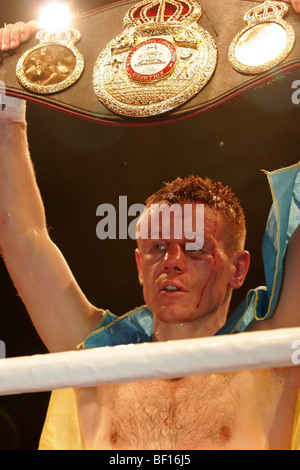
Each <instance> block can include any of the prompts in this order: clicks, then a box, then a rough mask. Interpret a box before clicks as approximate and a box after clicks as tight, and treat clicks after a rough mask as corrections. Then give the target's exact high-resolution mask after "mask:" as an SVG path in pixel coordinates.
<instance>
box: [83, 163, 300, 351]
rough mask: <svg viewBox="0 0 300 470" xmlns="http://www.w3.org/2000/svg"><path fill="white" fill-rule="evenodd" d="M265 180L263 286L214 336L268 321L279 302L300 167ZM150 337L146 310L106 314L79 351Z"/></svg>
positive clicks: (298, 201) (299, 200) (299, 214)
mask: <svg viewBox="0 0 300 470" xmlns="http://www.w3.org/2000/svg"><path fill="white" fill-rule="evenodd" d="M267 177H268V180H269V184H270V188H271V193H272V198H273V204H272V207H271V211H270V214H269V217H268V221H267V226H266V230H265V234H264V239H263V247H262V250H263V261H264V269H265V280H266V286H263V287H258V288H256V289H252V290H251V291H249V292H248V294H247V297H246V299H245V300H244V301H243V302H242V303H241V304H240V305H239V306H238V308H237V309H236V310H235V312H234V313H233V314H232V315H231V316H230V318H229V320H228V321H227V323H226V324H225V326H224V327H223V328H222V329H221V330H220V331H219V332H218V333H217V335H221V334H230V333H239V332H242V331H245V330H246V328H247V326H248V325H249V324H250V323H251V322H252V321H253V320H254V319H256V320H257V321H259V320H265V319H266V318H269V317H270V316H271V315H273V313H274V309H275V307H276V304H277V301H278V296H279V292H280V286H281V281H282V270H283V260H284V256H285V253H286V249H287V245H288V242H289V240H290V238H291V236H292V234H293V232H294V231H295V229H296V228H297V226H298V225H299V224H300V163H298V164H297V165H293V166H291V167H288V168H283V169H280V170H276V171H273V172H270V173H267ZM152 333H153V318H152V313H151V311H150V310H149V309H148V308H147V306H143V307H139V308H137V309H135V310H133V311H131V312H129V313H127V314H126V315H124V316H122V317H117V316H116V315H114V314H112V313H110V312H108V311H107V312H105V315H104V318H103V319H102V321H101V322H100V324H99V325H98V326H97V328H96V330H95V331H94V332H93V333H92V334H91V335H89V336H88V337H87V339H86V340H85V342H84V343H83V345H82V347H85V348H97V347H103V346H116V345H118V344H132V343H133V344H135V343H145V342H150V341H151V340H152Z"/></svg>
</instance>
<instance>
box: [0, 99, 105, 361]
mask: <svg viewBox="0 0 300 470" xmlns="http://www.w3.org/2000/svg"><path fill="white" fill-rule="evenodd" d="M21 103H24V102H21ZM19 105H20V100H16V99H12V98H8V97H7V107H6V109H5V111H4V112H3V111H1V109H0V250H1V255H2V256H3V259H4V262H5V264H6V267H7V269H8V271H9V273H10V276H11V278H12V280H13V282H14V284H15V287H16V289H17V291H18V293H19V295H20V296H21V298H22V300H23V302H24V304H25V306H26V308H27V310H28V313H29V315H30V317H31V319H32V321H33V323H34V325H35V328H36V330H37V332H38V334H39V335H40V337H41V339H42V340H43V342H44V343H45V345H46V347H47V348H48V350H49V351H51V352H54V351H63V350H70V349H74V348H75V347H76V345H77V344H78V343H80V342H81V341H82V340H83V339H84V338H85V337H86V335H87V334H88V333H90V332H91V330H92V329H93V328H94V327H95V325H96V323H97V322H98V321H99V320H100V318H101V315H102V312H101V311H99V310H98V309H97V308H95V307H94V306H92V305H91V304H90V303H89V302H88V300H87V299H86V297H85V296H84V295H83V293H82V291H81V290H80V288H79V286H78V285H77V283H76V281H75V279H74V277H73V275H72V273H71V271H70V269H69V267H68V265H67V263H66V261H65V259H64V257H63V256H62V254H61V253H60V251H59V250H58V248H57V247H56V246H55V245H54V243H53V242H52V241H51V239H50V237H49V234H48V231H47V226H46V218H45V212H44V206H43V202H42V199H41V195H40V192H39V189H38V186H37V183H36V178H35V173H34V169H33V165H32V163H31V159H30V154H29V150H28V143H27V131H26V123H25V122H22V121H23V117H22V110H21V111H18V114H17V116H19V117H17V120H18V121H19V122H14V121H13V119H14V116H15V113H16V108H18V107H19ZM10 108H11V109H10ZM20 113H21V114H20ZM20 116H21V117H20ZM20 121H21V122H20Z"/></svg>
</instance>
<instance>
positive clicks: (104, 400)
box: [79, 373, 263, 450]
mask: <svg viewBox="0 0 300 470" xmlns="http://www.w3.org/2000/svg"><path fill="white" fill-rule="evenodd" d="M251 386H253V383H252V380H251V378H250V377H249V374H247V373H245V374H243V373H238V374H237V373H234V374H226V375H225V374H223V375H212V376H206V377H189V378H183V379H179V380H163V381H152V382H142V383H133V384H121V385H112V386H104V387H101V388H97V389H91V391H90V392H89V393H90V394H91V396H90V397H89V398H88V399H87V397H86V396H85V398H83V397H84V395H82V397H81V398H80V394H79V403H80V402H81V403H82V402H83V401H84V400H86V403H89V404H91V403H93V402H94V403H95V402H97V403H98V404H99V403H101V406H100V407H99V406H98V407H94V408H93V407H92V406H90V407H84V408H85V410H88V409H90V410H93V411H92V416H91V415H90V418H89V437H88V441H89V442H90V444H88V447H90V448H104V449H155V450H160V449H164V450H166V449H170V450H172V449H174V450H180V449H182V450H184V449H218V448H220V449H222V448H224V449H226V448H232V447H241V448H243V447H245V446H246V445H247V444H246V443H239V444H238V445H237V442H236V439H237V436H238V439H241V436H243V435H247V436H248V440H249V439H250V441H251V443H252V446H253V447H262V446H263V444H262V443H261V442H260V443H257V445H255V444H254V442H253V440H257V441H259V440H261V439H262V429H261V427H260V426H259V425H258V424H257V423H260V419H257V417H258V414H259V413H260V405H259V403H257V400H256V398H248V400H247V406H246V407H245V406H243V405H244V404H245V396H248V397H251V390H249V387H250V388H251ZM253 396H254V397H256V394H254V395H253V393H252V397H253ZM87 416H88V415H86V416H85V419H86V418H87ZM91 419H92V421H93V423H94V424H93V426H92V427H91ZM99 423H101V425H100V424H99ZM91 429H94V432H92V434H93V438H92V439H91ZM83 434H84V432H83ZM95 436H96V437H95ZM250 436H251V437H250Z"/></svg>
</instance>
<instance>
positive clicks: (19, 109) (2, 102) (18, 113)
mask: <svg viewBox="0 0 300 470" xmlns="http://www.w3.org/2000/svg"><path fill="white" fill-rule="evenodd" d="M0 119H8V120H10V121H13V122H26V101H25V100H22V99H19V98H13V97H11V96H7V95H5V93H3V92H1V90H0Z"/></svg>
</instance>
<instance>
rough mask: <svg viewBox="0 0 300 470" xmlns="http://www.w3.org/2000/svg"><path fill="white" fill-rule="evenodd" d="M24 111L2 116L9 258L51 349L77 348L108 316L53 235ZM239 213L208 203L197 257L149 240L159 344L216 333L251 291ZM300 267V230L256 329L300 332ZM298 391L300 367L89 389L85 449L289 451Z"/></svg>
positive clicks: (150, 293) (1, 178)
mask: <svg viewBox="0 0 300 470" xmlns="http://www.w3.org/2000/svg"><path fill="white" fill-rule="evenodd" d="M22 106H23V104H22V102H20V101H19V100H13V99H8V100H7V107H6V109H5V111H4V112H1V113H0V117H1V119H0V169H1V171H0V248H1V254H2V256H3V258H4V261H5V263H6V266H7V269H8V271H9V273H10V275H11V277H12V279H13V281H14V283H15V286H16V288H17V290H18V292H19V294H20V296H21V298H22V299H23V301H24V303H25V305H26V308H27V310H28V312H29V314H30V316H31V318H32V321H33V323H34V325H35V327H36V329H37V331H38V333H39V335H40V337H41V338H42V340H43V341H44V343H45V345H46V347H47V348H48V350H49V351H50V352H56V351H66V350H72V349H75V348H76V346H77V345H78V344H79V343H81V342H83V341H84V340H85V338H86V337H87V335H88V334H89V333H90V332H91V331H93V329H94V328H95V326H96V325H97V324H98V322H99V321H100V320H101V317H102V315H103V312H102V310H99V309H97V308H96V307H94V306H93V305H91V304H90V303H89V301H88V300H87V299H86V297H85V296H84V294H83V293H82V291H81V290H80V288H79V286H78V284H77V283H76V281H75V279H74V277H73V275H72V273H71V272H70V269H69V267H68V266H67V264H66V261H65V260H64V258H63V256H62V254H61V253H60V251H59V250H58V248H57V247H56V246H55V245H54V244H53V242H52V241H51V239H50V237H49V234H48V231H47V225H46V218H45V212H44V206H43V203H42V199H41V196H40V193H39V190H38V187H37V183H36V180H35V175H34V170H33V167H32V163H31V160H30V155H29V150H28V143H27V135H26V124H25V122H24V109H22ZM221 192H222V191H221ZM155 198H156V199H151V200H150V202H151V201H152V203H155V202H156V203H157V202H166V196H165V195H164V196H162V193H158V194H157V195H156V196H155ZM230 198H232V197H231V196H229V199H230ZM184 202H189V201H185V200H181V203H184ZM228 207H231V205H230V204H229V206H228ZM230 211H231V210H230ZM230 211H229V212H230ZM236 211H237V212H236V216H235V217H234V218H235V219H236V221H237V222H238V224H236V226H235V230H233V231H232V226H231V229H230V226H229V225H228V217H227V216H228V212H227V216H226V217H224V211H223V210H220V208H216V207H215V206H214V205H210V204H208V202H207V203H205V220H204V223H205V225H204V227H205V243H204V246H203V248H202V249H201V250H188V249H187V248H186V243H187V242H188V240H187V239H185V238H176V237H175V236H174V235H175V234H174V233H173V232H171V234H170V236H169V237H168V238H161V239H159V240H157V239H155V240H153V239H151V238H145V239H142V238H141V239H139V240H138V248H137V250H136V261H137V267H138V272H139V280H140V283H141V284H142V285H143V290H144V297H145V301H146V303H147V305H148V307H149V308H150V309H151V311H152V312H153V318H154V327H153V341H163V340H170V339H180V338H192V337H205V336H212V335H214V334H215V333H216V332H217V331H218V330H219V329H220V328H221V327H222V326H223V325H224V323H225V321H226V317H227V312H228V307H229V302H230V297H231V293H232V290H233V289H238V288H240V287H241V286H242V284H243V282H244V279H245V276H246V274H247V270H248V266H249V253H248V252H247V251H245V249H244V239H245V233H244V229H242V230H240V232H239V237H238V238H237V239H235V240H234V241H233V238H234V237H232V234H235V233H236V227H237V226H238V225H239V226H240V227H243V224H242V212H241V211H240V210H239V209H236ZM144 216H145V215H144ZM230 230H231V231H230ZM235 238H236V237H235ZM299 260H300V229H299V227H298V228H297V229H296V231H295V232H294V234H293V236H292V238H291V241H290V244H289V248H288V252H287V256H286V262H285V275H284V280H283V284H282V290H281V293H280V297H279V300H278V303H277V306H276V310H275V312H274V315H273V316H272V317H271V318H270V319H269V320H265V321H263V322H256V323H254V324H253V325H251V326H250V329H252V330H258V329H260V330H267V329H275V328H284V327H294V326H299V325H300V317H299V303H300V302H299V301H300V292H299V281H300V279H299V278H300V273H299V268H298V267H299ZM170 286H171V287H170ZM174 288H176V289H177V290H174ZM61 331H64V334H63V335H61ZM299 385H300V370H299V368H286V369H272V370H263V371H240V372H235V373H230V374H218V375H211V376H204V377H198V376H197V377H188V378H181V379H180V378H179V379H176V380H161V381H151V382H145V383H133V384H121V385H107V386H102V387H91V388H88V389H80V390H77V392H76V395H77V408H78V418H79V424H80V431H81V436H82V440H83V444H84V447H85V448H86V449H155V450H159V449H164V450H167V449H176V450H188V449H289V448H290V446H291V435H292V429H293V420H294V414H295V408H296V401H297V396H298V391H299Z"/></svg>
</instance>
